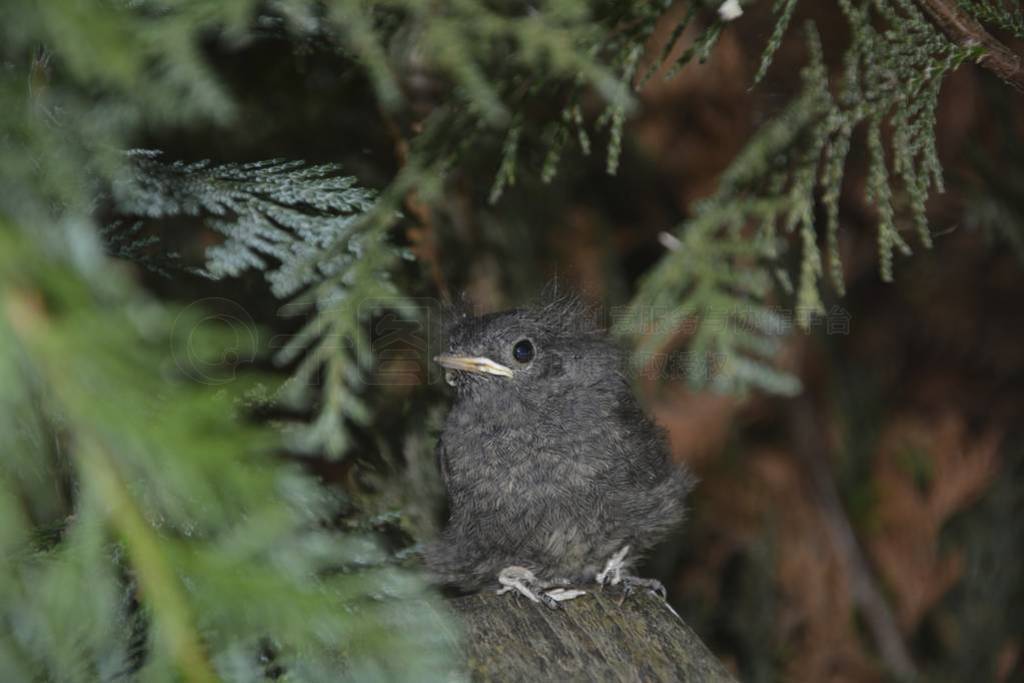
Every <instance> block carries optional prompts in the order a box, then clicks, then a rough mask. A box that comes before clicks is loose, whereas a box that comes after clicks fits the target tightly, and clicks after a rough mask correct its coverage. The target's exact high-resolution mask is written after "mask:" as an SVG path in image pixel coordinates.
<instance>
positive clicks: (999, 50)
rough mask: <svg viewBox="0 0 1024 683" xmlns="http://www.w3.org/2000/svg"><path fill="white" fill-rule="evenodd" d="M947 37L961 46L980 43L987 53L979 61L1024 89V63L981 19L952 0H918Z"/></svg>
mask: <svg viewBox="0 0 1024 683" xmlns="http://www.w3.org/2000/svg"><path fill="white" fill-rule="evenodd" d="M917 4H919V5H920V6H921V8H922V9H924V11H925V12H926V13H927V14H928V15H929V16H930V17H931V19H932V21H933V22H934V23H935V25H936V26H938V27H939V29H941V30H942V32H943V33H945V34H946V37H947V38H949V39H950V40H952V41H953V42H954V43H956V44H957V45H960V46H961V47H975V46H981V47H982V48H984V49H985V54H984V55H982V56H981V57H980V58H979V59H978V64H980V65H981V66H983V67H985V68H986V69H988V70H989V71H991V72H992V73H994V74H995V75H996V76H998V77H999V78H1001V79H1002V80H1004V81H1005V82H1006V83H1008V84H1009V85H1010V86H1012V87H1013V88H1014V89H1015V90H1016V91H1017V92H1021V93H1024V64H1022V60H1021V57H1020V55H1017V54H1016V53H1014V52H1013V51H1012V50H1010V49H1009V48H1008V47H1006V46H1005V45H1003V44H1002V43H1001V42H999V41H998V40H996V39H995V38H994V37H993V36H992V34H990V33H989V32H988V31H986V30H985V28H984V27H983V26H982V25H981V24H980V23H978V21H977V20H976V19H975V18H974V17H972V16H971V15H970V14H968V13H967V12H965V11H964V10H962V9H961V8H959V7H957V6H956V5H955V4H953V3H951V2H949V0H917Z"/></svg>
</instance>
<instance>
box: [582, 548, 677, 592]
mask: <svg viewBox="0 0 1024 683" xmlns="http://www.w3.org/2000/svg"><path fill="white" fill-rule="evenodd" d="M627 554H629V546H628V545H627V546H625V547H623V548H622V550H620V551H619V552H617V553H615V554H614V555H612V556H611V558H610V559H609V560H608V561H607V562H606V563H605V565H604V569H602V570H601V572H600V573H599V574H598V575H597V576H596V577H595V580H596V581H597V583H598V584H599V585H601V586H602V587H604V586H618V585H619V584H622V597H623V599H625V598H627V597H628V596H629V595H631V594H632V593H634V592H635V591H636V590H637V589H638V588H643V589H646V590H649V591H650V592H651V593H654V594H655V595H657V596H659V597H660V598H661V599H662V600H664V599H665V598H666V597H668V591H666V590H665V586H664V584H662V583H661V581H658V580H657V579H645V578H642V577H639V576H633V575H632V574H629V573H627V571H626V555H627Z"/></svg>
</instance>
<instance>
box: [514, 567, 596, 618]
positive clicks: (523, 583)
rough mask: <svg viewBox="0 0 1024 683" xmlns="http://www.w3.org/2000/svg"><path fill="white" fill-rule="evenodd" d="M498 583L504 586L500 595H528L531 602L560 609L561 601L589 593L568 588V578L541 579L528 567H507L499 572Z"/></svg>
mask: <svg viewBox="0 0 1024 683" xmlns="http://www.w3.org/2000/svg"><path fill="white" fill-rule="evenodd" d="M498 583H500V584H501V586H502V587H501V588H499V589H498V590H497V593H498V595H503V594H505V593H509V592H514V593H515V594H517V595H523V596H526V597H527V598H528V599H529V600H530V601H531V602H536V603H540V604H543V605H545V606H547V607H550V608H551V609H560V608H561V603H563V602H565V601H566V600H572V599H574V598H578V597H580V596H581V595H586V593H587V592H586V591H583V590H577V589H573V588H567V586H568V585H569V584H570V581H569V580H568V579H555V580H553V581H541V580H540V579H538V578H537V577H536V575H534V573H533V572H531V571H530V570H529V569H527V568H526V567H517V566H511V567H505V568H504V569H502V570H501V571H500V572H499V573H498Z"/></svg>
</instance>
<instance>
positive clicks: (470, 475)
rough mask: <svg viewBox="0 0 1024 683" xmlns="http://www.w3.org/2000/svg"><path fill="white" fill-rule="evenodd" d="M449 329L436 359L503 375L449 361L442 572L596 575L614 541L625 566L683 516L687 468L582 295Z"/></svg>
mask: <svg viewBox="0 0 1024 683" xmlns="http://www.w3.org/2000/svg"><path fill="white" fill-rule="evenodd" d="M447 336H448V348H447V353H446V354H445V357H444V358H439V359H438V360H439V362H442V363H443V361H445V359H446V358H466V357H472V358H484V359H488V360H489V361H492V362H493V363H495V364H497V365H498V366H503V367H504V368H507V369H509V370H511V375H512V376H511V377H508V376H503V375H500V374H492V373H491V372H479V371H467V370H461V369H448V370H447V371H446V374H447V377H448V381H449V384H451V385H452V386H453V387H454V389H455V401H454V404H453V406H452V408H451V411H450V412H449V414H448V418H447V421H446V423H445V426H444V430H443V433H442V435H441V439H440V442H439V443H438V446H437V455H438V461H439V465H440V468H441V472H442V476H443V478H444V483H445V487H446V488H447V491H448V495H449V498H450V501H449V502H450V518H449V520H448V524H447V526H446V528H445V529H444V531H443V532H442V534H441V536H440V539H439V540H438V541H437V542H436V543H434V544H433V545H431V546H429V547H428V548H427V550H426V553H425V559H426V562H427V566H428V567H429V568H430V569H431V570H432V572H433V573H434V574H435V575H436V577H437V579H438V580H439V581H440V582H442V583H444V584H449V585H452V586H456V587H458V588H461V589H464V590H475V589H479V588H482V587H484V586H487V585H491V584H494V583H495V581H496V577H497V575H498V573H499V572H500V571H501V570H502V569H503V568H505V567H508V566H510V565H518V566H522V567H526V568H528V569H530V570H531V571H533V572H534V573H535V574H536V575H537V576H538V577H544V578H548V579H553V578H559V579H569V580H571V581H574V582H586V581H592V580H593V579H594V577H595V575H596V574H597V573H598V572H599V571H600V570H601V568H602V567H603V566H604V564H605V562H606V561H607V560H608V559H609V558H610V557H611V556H612V555H614V554H615V553H616V552H617V551H619V550H620V549H621V548H623V546H625V545H629V546H630V547H631V551H630V554H629V555H628V556H627V558H626V559H627V564H628V562H629V561H635V560H636V559H637V557H638V556H639V555H642V553H643V552H644V551H645V550H648V549H649V548H650V547H651V546H652V545H653V544H655V543H656V542H657V541H658V540H660V539H661V538H663V537H664V535H665V534H666V533H667V532H669V531H670V530H671V529H672V528H673V527H676V526H677V525H678V524H679V523H680V522H681V521H682V519H683V512H684V498H685V496H686V494H687V492H688V491H689V490H690V489H691V488H692V486H693V481H694V480H693V477H692V476H691V475H690V474H689V472H688V471H687V470H686V469H685V468H683V467H682V466H680V465H677V464H675V463H674V462H673V461H672V460H671V457H670V455H669V449H668V444H667V440H666V437H665V434H664V431H663V430H662V429H660V428H659V427H657V426H656V425H655V424H654V423H653V422H652V421H651V420H650V419H649V418H648V417H647V416H646V415H645V414H644V412H643V410H642V409H641V408H640V406H639V404H638V403H637V400H636V398H635V396H634V395H633V392H632V389H631V386H630V382H629V380H628V378H627V376H626V374H625V368H626V363H625V354H624V353H623V352H622V351H621V350H620V349H619V348H618V347H616V346H615V345H614V344H613V343H612V342H611V341H610V340H609V339H608V338H607V337H606V336H605V335H604V334H603V332H602V331H601V330H600V329H599V328H598V327H597V326H595V325H594V324H593V323H592V322H591V321H590V320H589V319H588V316H587V315H586V314H585V311H584V309H583V307H582V306H581V305H580V304H579V302H578V301H577V300H575V299H562V300H559V301H556V302H553V303H550V304H548V305H545V306H542V307H540V308H536V309H516V310H511V311H505V312H501V313H491V314H488V315H483V316H470V315H466V314H463V315H461V316H459V317H458V318H457V319H455V320H454V321H453V322H452V324H451V326H450V328H449V330H448V335H447ZM524 340H526V341H527V342H529V344H530V345H531V346H532V351H533V354H532V358H530V359H529V360H528V361H525V362H524V361H523V360H522V358H523V357H525V356H526V355H529V354H527V353H525V352H524V349H525V348H526V347H521V349H520V352H521V353H520V354H519V356H520V358H519V359H517V358H516V356H515V352H514V349H515V347H516V345H517V344H519V343H520V342H522V341H524ZM489 367H491V366H489ZM492 372H505V371H504V370H497V371H495V370H492Z"/></svg>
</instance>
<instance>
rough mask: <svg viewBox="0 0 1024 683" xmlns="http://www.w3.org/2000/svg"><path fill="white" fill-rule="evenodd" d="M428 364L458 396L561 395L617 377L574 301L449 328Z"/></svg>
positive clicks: (615, 360)
mask: <svg viewBox="0 0 1024 683" xmlns="http://www.w3.org/2000/svg"><path fill="white" fill-rule="evenodd" d="M447 338H448V343H447V350H446V351H445V352H444V353H442V354H440V355H438V356H436V357H435V358H434V361H435V362H436V363H438V364H439V365H441V366H442V367H443V368H444V369H445V380H446V381H447V383H448V384H449V385H451V386H453V387H455V389H456V391H457V392H458V393H459V394H460V395H463V394H467V393H469V394H476V395H479V394H494V393H495V392H497V393H499V394H500V393H505V394H507V395H512V394H520V393H522V392H524V391H527V390H533V391H530V394H531V395H532V396H534V397H538V396H543V395H544V394H550V393H552V392H558V393H561V392H564V391H567V390H570V389H578V388H582V387H585V386H587V385H591V384H594V383H596V382H599V381H600V380H601V379H602V378H607V377H609V376H612V377H615V376H620V371H621V360H622V357H621V353H620V352H619V351H618V349H617V348H616V347H615V346H613V345H612V344H611V343H610V342H608V341H607V340H606V339H605V337H604V335H603V334H602V333H601V330H600V329H599V328H598V327H597V325H596V324H595V322H594V320H593V316H591V315H588V313H587V310H586V309H585V307H584V306H583V305H582V304H581V303H580V302H579V301H578V300H577V299H575V298H563V299H559V300H557V301H554V302H550V303H547V304H545V305H543V306H540V307H537V308H517V309H513V310H509V311H502V312H499V313H488V314H486V315H481V316H473V315H468V314H462V315H459V316H456V317H454V319H453V320H451V321H450V322H449V325H448V329H447Z"/></svg>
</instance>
